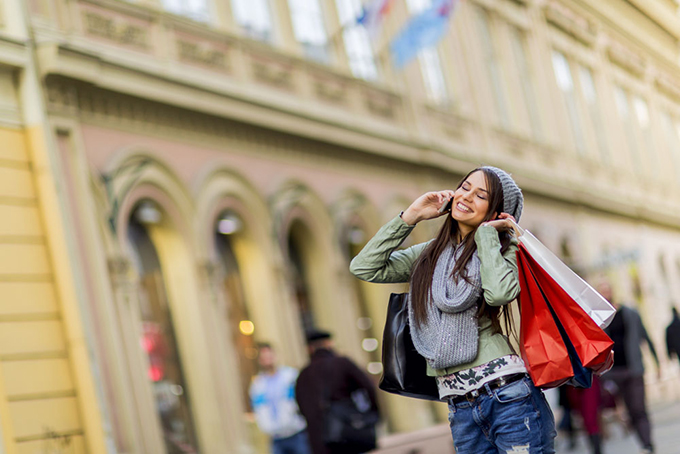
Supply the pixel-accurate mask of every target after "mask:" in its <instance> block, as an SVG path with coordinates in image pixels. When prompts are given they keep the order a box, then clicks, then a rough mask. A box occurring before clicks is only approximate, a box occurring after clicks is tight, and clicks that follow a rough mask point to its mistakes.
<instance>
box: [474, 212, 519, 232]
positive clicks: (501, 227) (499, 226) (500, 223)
mask: <svg viewBox="0 0 680 454" xmlns="http://www.w3.org/2000/svg"><path fill="white" fill-rule="evenodd" d="M511 220H512V222H510V221H511ZM514 222H516V221H515V218H514V217H512V215H510V214H508V213H501V214H499V215H498V218H496V219H494V220H493V221H488V222H484V223H483V224H482V225H490V226H492V227H494V228H495V229H496V230H498V231H499V232H507V231H509V230H512V229H513V223H514Z"/></svg>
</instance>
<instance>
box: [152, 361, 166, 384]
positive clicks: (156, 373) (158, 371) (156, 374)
mask: <svg viewBox="0 0 680 454" xmlns="http://www.w3.org/2000/svg"><path fill="white" fill-rule="evenodd" d="M149 378H150V379H151V380H152V381H160V380H161V379H162V378H163V367H161V366H159V365H155V364H154V365H151V366H149Z"/></svg>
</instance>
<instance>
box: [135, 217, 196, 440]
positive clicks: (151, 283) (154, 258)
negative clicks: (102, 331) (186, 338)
mask: <svg viewBox="0 0 680 454" xmlns="http://www.w3.org/2000/svg"><path fill="white" fill-rule="evenodd" d="M128 240H129V242H130V244H131V246H132V251H133V253H134V258H135V259H136V260H135V261H136V267H137V270H138V272H139V277H140V279H139V282H140V286H139V310H140V318H141V321H142V327H141V328H142V332H141V333H139V335H140V345H141V348H142V349H143V351H144V352H145V353H146V355H147V358H148V370H147V377H148V379H149V380H150V381H151V383H152V387H153V392H154V401H155V404H156V411H157V412H158V415H159V418H160V421H161V429H162V431H163V440H164V441H165V446H166V449H167V452H168V453H176V452H198V449H197V444H196V434H195V432H194V427H195V424H194V421H193V418H192V414H191V408H190V405H189V392H188V391H189V390H188V388H187V386H186V382H185V379H184V373H183V368H182V362H181V358H180V353H179V347H178V344H177V336H176V335H175V328H174V323H173V316H172V313H171V310H170V304H169V303H170V302H169V300H168V297H167V295H166V292H165V282H164V277H163V273H162V270H161V266H160V261H159V259H158V254H157V252H156V247H155V245H154V244H153V241H152V240H151V238H150V236H149V234H148V232H147V230H146V227H145V226H144V225H142V224H141V223H139V222H136V221H135V220H134V219H133V220H131V221H130V224H129V227H128Z"/></svg>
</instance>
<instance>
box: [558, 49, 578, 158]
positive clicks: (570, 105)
mask: <svg viewBox="0 0 680 454" xmlns="http://www.w3.org/2000/svg"><path fill="white" fill-rule="evenodd" d="M552 63H553V70H554V72H555V80H556V81H557V86H558V87H559V89H560V90H561V91H562V94H563V96H564V102H565V104H566V106H567V114H568V115H569V123H570V124H571V131H572V134H573V135H574V144H575V145H576V151H578V153H580V154H585V152H586V146H585V139H584V137H583V128H582V126H581V122H580V119H579V115H578V107H577V105H576V96H575V95H574V79H573V78H572V76H571V67H570V65H569V61H568V60H567V58H566V57H565V56H564V55H563V54H561V53H560V52H557V51H553V54H552Z"/></svg>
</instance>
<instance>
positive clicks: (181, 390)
mask: <svg viewBox="0 0 680 454" xmlns="http://www.w3.org/2000/svg"><path fill="white" fill-rule="evenodd" d="M170 392H171V393H173V394H174V395H175V396H181V395H182V394H184V388H182V387H181V386H180V385H172V386H171V387H170Z"/></svg>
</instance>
